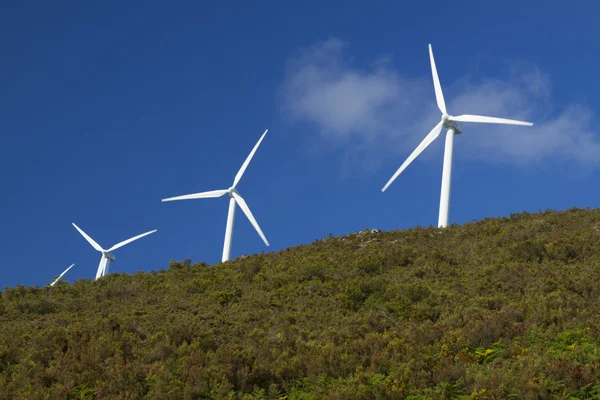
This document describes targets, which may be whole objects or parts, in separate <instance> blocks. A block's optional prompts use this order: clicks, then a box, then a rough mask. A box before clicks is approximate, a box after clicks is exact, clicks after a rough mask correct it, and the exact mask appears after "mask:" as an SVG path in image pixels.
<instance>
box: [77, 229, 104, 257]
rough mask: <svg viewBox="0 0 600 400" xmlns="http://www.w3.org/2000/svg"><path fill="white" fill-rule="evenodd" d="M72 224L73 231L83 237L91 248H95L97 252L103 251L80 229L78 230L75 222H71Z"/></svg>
mask: <svg viewBox="0 0 600 400" xmlns="http://www.w3.org/2000/svg"><path fill="white" fill-rule="evenodd" d="M72 224H73V226H74V227H75V229H77V230H78V231H79V233H81V236H83V237H84V238H85V240H87V241H88V243H89V244H91V245H92V247H93V248H95V249H96V250H98V251H104V249H103V248H102V247H100V245H99V244H98V243H96V242H95V241H94V239H92V238H91V237H89V236H88V235H87V234H86V233H85V232H84V231H82V230H81V228H79V227H78V226H77V225H75V222H72Z"/></svg>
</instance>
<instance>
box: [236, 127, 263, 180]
mask: <svg viewBox="0 0 600 400" xmlns="http://www.w3.org/2000/svg"><path fill="white" fill-rule="evenodd" d="M268 131H269V130H268V129H266V130H265V132H264V133H263V134H262V136H261V137H260V139H258V142H256V145H254V148H253V149H252V151H251V152H250V154H248V157H246V161H244V164H242V167H241V168H240V170H239V171H238V173H237V174H236V175H235V178H234V179H233V187H236V185H237V184H238V183H239V182H240V179H242V175H244V171H246V168H248V164H250V160H252V157H254V153H256V149H258V146H260V142H262V140H263V139H264V137H265V135H266V134H267V132H268Z"/></svg>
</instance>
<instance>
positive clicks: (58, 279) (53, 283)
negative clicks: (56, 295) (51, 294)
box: [50, 264, 75, 286]
mask: <svg viewBox="0 0 600 400" xmlns="http://www.w3.org/2000/svg"><path fill="white" fill-rule="evenodd" d="M74 265H75V264H71V266H70V267H69V268H67V269H65V270H64V271H63V273H62V274H60V275H59V276H58V278H56V279H55V280H54V282H52V283H51V284H50V286H54V285H55V284H56V282H58V281H60V278H62V277H63V275H64V274H66V273H67V272H68V271H69V270H70V269H71V268H73V266H74Z"/></svg>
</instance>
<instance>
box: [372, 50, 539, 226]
mask: <svg viewBox="0 0 600 400" xmlns="http://www.w3.org/2000/svg"><path fill="white" fill-rule="evenodd" d="M429 60H430V62H431V74H432V75H433V87H434V88H435V99H436V101H437V105H438V108H439V109H440V111H441V112H442V119H441V120H440V122H438V124H437V125H436V126H435V127H434V128H433V129H432V130H431V132H429V134H428V135H427V136H425V139H423V141H422V142H421V143H420V144H419V145H418V146H417V148H416V149H415V150H414V151H413V152H412V153H411V155H410V156H408V158H407V159H406V161H404V163H403V164H402V165H401V166H400V168H398V170H397V171H396V173H395V174H394V175H393V176H392V177H391V178H390V180H389V181H388V182H387V183H386V184H385V186H384V187H383V189H381V191H382V192H385V190H386V189H387V188H388V187H389V186H390V185H391V184H392V182H394V180H395V179H396V178H397V177H398V176H399V175H400V174H401V173H402V171H404V170H405V169H406V167H408V166H409V165H410V163H411V162H413V160H414V159H415V158H417V157H418V156H419V154H421V152H423V150H425V148H427V146H429V145H430V144H431V143H432V142H433V141H434V140H435V139H436V138H437V137H438V136H439V135H440V133H441V132H442V128H446V129H447V130H448V131H447V133H446V147H445V149H444V167H443V170H442V188H441V194H440V213H439V218H438V227H440V228H445V227H446V226H448V214H449V210H450V182H451V180H452V153H453V147H454V135H455V134H460V133H462V132H461V131H460V130H459V129H458V127H457V126H456V124H454V122H481V123H488V124H506V125H522V126H533V123H531V122H523V121H516V120H512V119H505V118H495V117H485V116H481V115H471V114H464V115H459V116H452V115H449V114H448V112H447V111H446V103H445V102H444V94H443V93H442V87H441V85H440V79H439V77H438V73H437V68H436V67H435V60H434V59H433V50H432V49H431V44H430V45H429Z"/></svg>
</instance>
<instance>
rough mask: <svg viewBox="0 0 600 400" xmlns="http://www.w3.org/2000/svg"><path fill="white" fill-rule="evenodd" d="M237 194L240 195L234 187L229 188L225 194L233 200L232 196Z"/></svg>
mask: <svg viewBox="0 0 600 400" xmlns="http://www.w3.org/2000/svg"><path fill="white" fill-rule="evenodd" d="M234 193H235V194H237V195H239V194H240V193H239V192H238V191H237V190H236V189H235V186H232V187H230V188H229V189H227V194H228V195H229V197H232V198H233V194H234Z"/></svg>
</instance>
